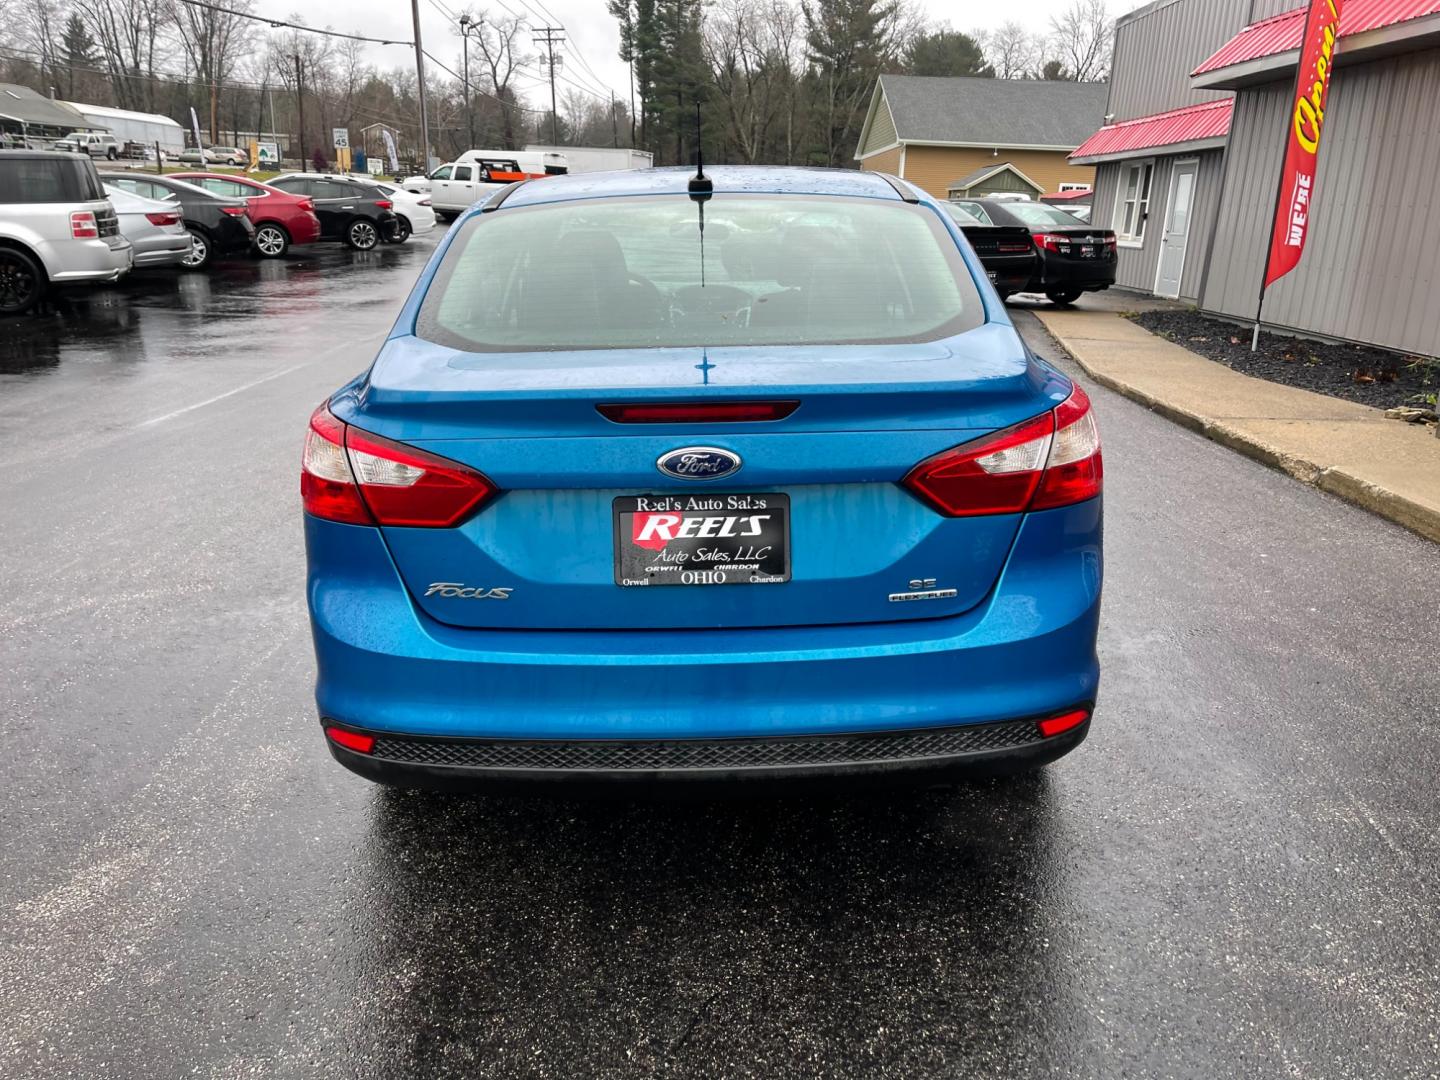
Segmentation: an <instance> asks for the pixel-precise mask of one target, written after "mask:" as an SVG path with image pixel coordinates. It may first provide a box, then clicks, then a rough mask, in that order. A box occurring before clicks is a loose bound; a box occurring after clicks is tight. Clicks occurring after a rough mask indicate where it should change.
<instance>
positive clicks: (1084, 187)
mask: <svg viewBox="0 0 1440 1080" xmlns="http://www.w3.org/2000/svg"><path fill="white" fill-rule="evenodd" d="M1060 190H1061V191H1089V190H1090V185H1089V184H1061V185H1060Z"/></svg>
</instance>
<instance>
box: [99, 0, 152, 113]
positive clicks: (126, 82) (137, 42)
mask: <svg viewBox="0 0 1440 1080" xmlns="http://www.w3.org/2000/svg"><path fill="white" fill-rule="evenodd" d="M169 9H170V2H169V0H75V10H76V11H78V12H79V13H80V16H81V18H83V19H84V20H85V23H86V25H87V26H88V27H89V28H90V32H91V33H92V34H94V35H95V40H96V41H98V42H99V43H100V51H101V53H102V54H103V55H104V57H105V68H106V70H107V72H108V73H109V75H110V82H111V84H112V86H113V87H114V92H115V103H116V104H117V105H119V106H120V107H121V108H122V109H138V110H140V111H142V112H154V111H155V67H156V62H157V60H159V59H160V58H162V57H163V56H164V55H165V54H166V52H167V51H168V49H169V46H170V43H171V40H172V39H171V37H170V33H171V19H170V16H169Z"/></svg>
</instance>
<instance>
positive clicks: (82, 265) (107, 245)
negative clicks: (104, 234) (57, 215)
mask: <svg viewBox="0 0 1440 1080" xmlns="http://www.w3.org/2000/svg"><path fill="white" fill-rule="evenodd" d="M133 261H134V249H133V248H132V247H131V245H130V241H129V240H126V239H125V238H124V237H110V238H109V239H105V240H67V241H63V242H61V243H57V244H55V245H53V247H52V248H51V251H50V253H49V257H48V258H46V259H45V264H46V268H47V270H49V277H50V281H51V282H52V283H53V284H55V285H72V284H81V283H85V282H107V281H118V280H119V279H120V278H121V277H123V276H124V275H125V273H126V272H127V271H128V270H129V269H130V267H131V265H132V263H133Z"/></svg>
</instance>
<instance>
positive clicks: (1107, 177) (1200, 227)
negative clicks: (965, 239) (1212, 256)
mask: <svg viewBox="0 0 1440 1080" xmlns="http://www.w3.org/2000/svg"><path fill="white" fill-rule="evenodd" d="M1188 158H1197V159H1198V166H1199V167H1198V168H1197V169H1196V170H1195V202H1194V205H1193V206H1192V207H1191V210H1190V242H1189V245H1188V246H1187V247H1186V249H1185V273H1184V274H1183V276H1182V277H1181V280H1180V299H1182V300H1191V301H1195V300H1198V299H1199V298H1200V284H1201V278H1202V276H1203V275H1204V271H1205V256H1206V253H1207V251H1208V249H1209V245H1210V237H1211V234H1212V233H1213V231H1214V227H1215V215H1216V213H1217V212H1218V210H1219V207H1220V185H1221V180H1222V178H1223V176H1224V170H1225V155H1224V152H1223V151H1220V150H1207V151H1205V152H1203V153H1200V154H1185V155H1182V156H1173V155H1172V156H1169V157H1157V158H1156V159H1155V175H1154V178H1153V179H1152V181H1151V189H1150V217H1149V219H1148V220H1147V221H1146V223H1145V243H1144V245H1143V246H1142V247H1138V248H1133V247H1122V248H1120V249H1119V251H1118V254H1119V261H1118V263H1117V264H1116V267H1115V284H1117V285H1123V286H1124V287H1125V288H1127V289H1139V290H1140V291H1141V292H1147V293H1148V292H1153V291H1154V289H1155V271H1156V270H1157V269H1158V267H1159V263H1160V245H1161V242H1162V240H1163V238H1164V233H1165V213H1166V210H1167V209H1168V203H1169V199H1170V176H1171V171H1172V169H1173V168H1174V165H1175V162H1177V161H1182V160H1186V159H1188ZM1120 170H1121V167H1120V165H1119V164H1118V163H1116V164H1109V165H1101V166H1098V167H1097V168H1096V170H1095V213H1094V221H1095V224H1096V225H1097V226H1098V227H1100V228H1105V229H1113V228H1114V227H1115V225H1114V219H1115V200H1116V195H1117V192H1118V190H1119V186H1120Z"/></svg>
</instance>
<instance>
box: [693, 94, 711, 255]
mask: <svg viewBox="0 0 1440 1080" xmlns="http://www.w3.org/2000/svg"><path fill="white" fill-rule="evenodd" d="M687 190H688V191H689V192H690V197H691V198H692V199H694V200H696V201H697V202H699V203H700V204H701V207H702V210H701V220H702V221H703V220H704V210H703V207H704V200H706V199H708V198H709V197H710V196H711V195H712V194H714V192H715V185H714V184H713V183H711V182H710V178H709V177H708V176H706V175H705V136H704V130H703V129H702V128H701V126H700V95H699V94H696V95H695V175H694V176H692V177H691V178H690V186H689V187H688V188H687ZM701 229H704V226H703V225H702V226H701Z"/></svg>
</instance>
